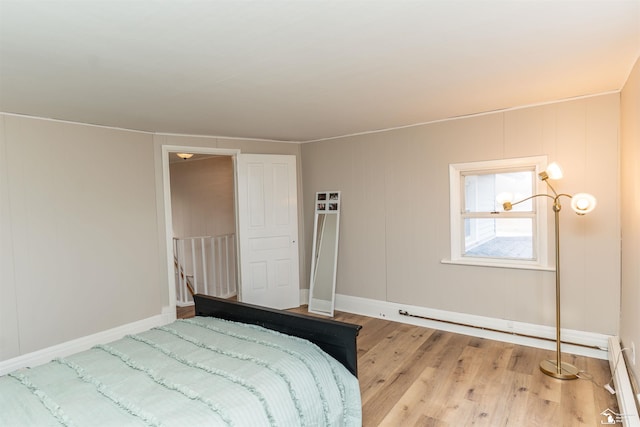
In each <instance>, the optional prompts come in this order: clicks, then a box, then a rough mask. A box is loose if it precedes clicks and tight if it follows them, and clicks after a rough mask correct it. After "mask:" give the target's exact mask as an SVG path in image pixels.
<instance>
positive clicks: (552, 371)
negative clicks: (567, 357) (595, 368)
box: [540, 360, 580, 380]
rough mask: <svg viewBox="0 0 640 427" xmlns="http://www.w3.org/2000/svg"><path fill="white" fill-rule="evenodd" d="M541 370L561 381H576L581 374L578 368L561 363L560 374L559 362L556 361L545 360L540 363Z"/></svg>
mask: <svg viewBox="0 0 640 427" xmlns="http://www.w3.org/2000/svg"><path fill="white" fill-rule="evenodd" d="M540 370H541V371H542V372H543V373H545V374H547V375H549V376H550V377H554V378H558V379H561V380H575V379H576V378H578V372H580V371H579V370H578V368H576V367H575V366H573V365H572V364H570V363H565V362H560V370H559V371H560V372H558V362H556V361H555V360H543V361H542V362H540Z"/></svg>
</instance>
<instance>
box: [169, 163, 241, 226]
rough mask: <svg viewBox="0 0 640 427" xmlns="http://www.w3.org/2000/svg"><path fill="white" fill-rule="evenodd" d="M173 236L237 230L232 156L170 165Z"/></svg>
mask: <svg viewBox="0 0 640 427" xmlns="http://www.w3.org/2000/svg"><path fill="white" fill-rule="evenodd" d="M170 173H171V210H172V220H173V232H174V236H173V237H198V236H220V235H224V234H233V233H235V232H236V221H235V184H234V171H233V161H232V158H231V157H230V156H218V157H209V158H205V159H199V160H193V161H191V160H186V161H180V162H175V163H171V164H170Z"/></svg>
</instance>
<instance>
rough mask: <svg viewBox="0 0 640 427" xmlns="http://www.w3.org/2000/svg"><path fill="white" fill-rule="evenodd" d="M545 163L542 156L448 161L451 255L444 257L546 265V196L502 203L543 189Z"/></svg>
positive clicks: (463, 261) (483, 262)
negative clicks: (508, 204)
mask: <svg viewBox="0 0 640 427" xmlns="http://www.w3.org/2000/svg"><path fill="white" fill-rule="evenodd" d="M545 165H546V157H545V156H539V157H527V158H520V159H507V160H494V161H485V162H474V163H458V164H452V165H450V166H449V175H450V176H449V178H450V185H451V189H450V193H451V194H450V200H451V259H450V260H447V261H445V262H451V263H459V264H473V265H488V266H498V267H513V268H539V269H549V267H548V261H549V260H548V259H547V227H546V224H547V204H546V198H545V197H536V198H534V199H531V200H528V201H526V202H523V203H520V204H517V205H515V206H514V207H513V210H511V211H509V212H505V211H504V209H503V208H502V201H503V200H510V201H514V202H515V201H518V200H522V199H525V198H527V197H531V196H533V195H534V194H539V193H544V192H546V188H545V187H544V183H543V182H542V181H540V180H539V179H538V172H539V171H542V170H544V167H545Z"/></svg>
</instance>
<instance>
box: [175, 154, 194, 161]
mask: <svg viewBox="0 0 640 427" xmlns="http://www.w3.org/2000/svg"><path fill="white" fill-rule="evenodd" d="M176 156H178V157H180V158H181V159H183V160H187V159H190V158H192V157H193V154H192V153H176Z"/></svg>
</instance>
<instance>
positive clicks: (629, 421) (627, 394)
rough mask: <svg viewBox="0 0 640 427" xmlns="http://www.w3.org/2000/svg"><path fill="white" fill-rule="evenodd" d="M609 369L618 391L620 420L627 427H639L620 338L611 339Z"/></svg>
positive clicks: (639, 420)
mask: <svg viewBox="0 0 640 427" xmlns="http://www.w3.org/2000/svg"><path fill="white" fill-rule="evenodd" d="M609 367H610V368H611V373H612V377H613V385H614V388H615V390H616V398H617V400H618V408H619V410H620V419H621V421H622V425H623V426H625V427H639V426H640V417H639V416H638V408H637V407H636V402H635V398H634V395H633V388H632V387H631V381H630V380H629V372H628V371H627V365H626V364H625V360H624V357H623V355H622V349H621V348H620V338H619V337H610V338H609Z"/></svg>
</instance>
